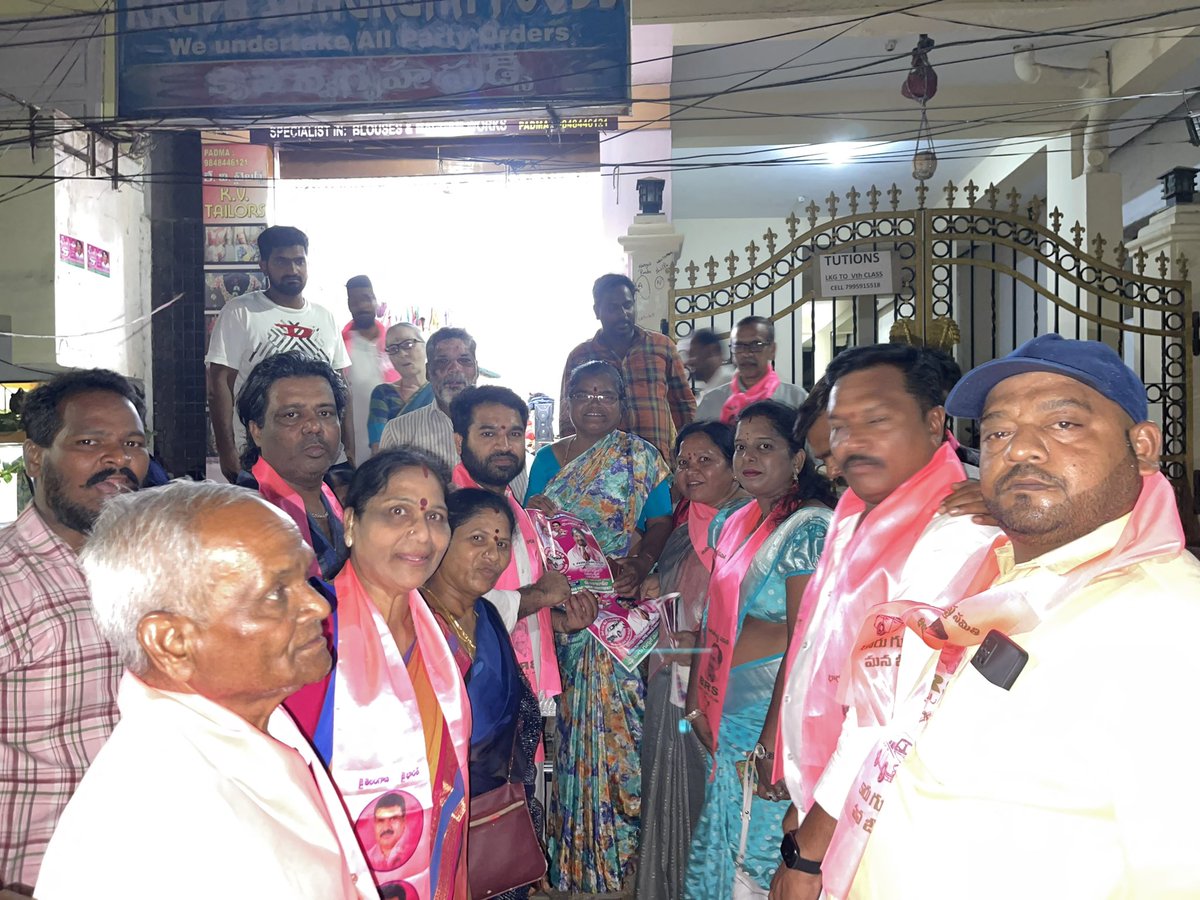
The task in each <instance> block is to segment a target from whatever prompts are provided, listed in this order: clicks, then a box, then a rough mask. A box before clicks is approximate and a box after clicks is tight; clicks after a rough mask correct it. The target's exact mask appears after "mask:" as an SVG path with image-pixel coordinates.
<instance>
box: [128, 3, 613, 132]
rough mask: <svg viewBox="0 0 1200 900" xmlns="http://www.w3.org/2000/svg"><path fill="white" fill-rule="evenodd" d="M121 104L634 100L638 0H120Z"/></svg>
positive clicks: (137, 110) (151, 111)
mask: <svg viewBox="0 0 1200 900" xmlns="http://www.w3.org/2000/svg"><path fill="white" fill-rule="evenodd" d="M118 10H119V31H118V44H119V57H118V59H119V62H118V113H119V115H121V116H122V117H124V118H149V117H154V118H195V117H204V118H211V119H213V120H222V119H225V120H231V119H237V118H239V117H247V116H264V115H266V116H272V117H286V116H292V115H295V116H299V115H310V114H314V113H322V112H324V113H339V112H342V113H345V112H354V111H359V112H362V111H368V110H372V109H376V110H385V109H386V110H389V111H396V110H397V109H398V108H402V109H404V110H414V109H424V110H454V109H486V108H489V107H490V108H498V107H514V106H516V107H529V108H537V107H545V106H547V105H554V104H565V103H569V104H571V105H573V106H576V107H578V106H587V105H591V106H599V105H626V104H628V102H629V98H630V89H629V6H628V0H396V2H383V0H378V2H375V0H370V2H360V0H199V2H193V3H162V2H160V0H119V5H118Z"/></svg>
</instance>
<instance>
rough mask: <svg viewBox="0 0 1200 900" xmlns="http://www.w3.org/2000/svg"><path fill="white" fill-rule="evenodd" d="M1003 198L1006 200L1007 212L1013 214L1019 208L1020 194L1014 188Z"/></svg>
mask: <svg viewBox="0 0 1200 900" xmlns="http://www.w3.org/2000/svg"><path fill="white" fill-rule="evenodd" d="M1004 196H1005V197H1007V198H1008V211H1009V212H1011V213H1015V212H1016V211H1017V210H1018V209H1020V208H1021V192H1020V191H1018V190H1017V189H1016V188H1013V189H1012V190H1011V191H1009V192H1008V193H1007V194H1005V195H1004Z"/></svg>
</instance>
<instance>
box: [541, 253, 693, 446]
mask: <svg viewBox="0 0 1200 900" xmlns="http://www.w3.org/2000/svg"><path fill="white" fill-rule="evenodd" d="M636 296H637V288H636V286H635V285H634V283H633V282H632V281H631V280H630V279H629V278H627V277H625V276H624V275H601V276H600V277H599V278H597V279H596V283H595V284H593V285H592V309H593V311H594V312H595V313H596V318H597V319H599V320H600V330H599V331H597V332H596V334H595V336H594V337H592V338H591V339H589V340H586V341H584V342H583V343H582V344H580V345H579V346H578V347H576V348H575V349H574V350H572V351H571V352H570V354H569V355H568V356H567V364H566V366H565V367H564V368H563V380H562V393H561V394H560V396H561V397H562V404H561V407H562V408H561V411H560V413H559V417H558V431H559V436H560V437H565V436H566V435H570V434H574V433H575V426H574V425H573V424H572V423H571V415H570V410H569V409H568V408H567V403H566V398H567V381H568V379H569V378H570V375H571V372H572V371H574V370H575V368H576V367H578V366H581V365H583V364H584V363H585V362H588V361H590V360H593V359H599V360H603V361H604V362H606V363H611V364H612V365H613V366H614V367H615V368H616V369H617V370H618V371H619V372H620V373H621V375H622V377H623V378H624V379H625V390H626V393H627V396H628V398H629V406H628V409H627V410H626V412H625V415H624V418H623V420H622V422H621V425H620V427H621V429H622V430H623V431H631V432H633V433H634V434H636V435H638V436H639V437H641V438H643V439H645V440H647V441H649V442H650V443H651V444H653V445H654V446H655V447H657V448H658V452H659V453H661V454H662V455H663V457H664V458H665V459H667V460H670V459H671V449H672V447H674V445H675V434H676V432H677V431H678V430H679V429H680V428H682V427H683V426H684V425H687V424H689V423H690V422H691V421H692V419H693V418H695V415H696V397H695V395H694V394H693V393H692V389H691V387H689V386H688V380H687V372H686V370H685V369H684V368H683V361H682V360H681V359H680V358H679V353H678V351H676V349H675V344H674V343H672V341H671V339H670V338H668V337H667V336H666V335H662V334H657V333H655V332H653V331H647V330H646V329H644V328H641V327H639V326H638V324H637V310H636V305H635V297H636Z"/></svg>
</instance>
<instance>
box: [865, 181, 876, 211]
mask: <svg viewBox="0 0 1200 900" xmlns="http://www.w3.org/2000/svg"><path fill="white" fill-rule="evenodd" d="M867 205H868V206H870V207H871V212H878V210H879V188H877V187H875V185H871V189H870V190H869V191H867Z"/></svg>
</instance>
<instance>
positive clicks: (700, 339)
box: [683, 328, 736, 403]
mask: <svg viewBox="0 0 1200 900" xmlns="http://www.w3.org/2000/svg"><path fill="white" fill-rule="evenodd" d="M687 342H688V345H687V351H686V353H685V354H684V357H683V364H684V366H686V367H687V370H688V371H689V372H691V373H692V380H693V382H694V383H695V385H696V387H695V393H696V402H697V403H699V402H700V401H701V400H703V399H704V395H705V394H707V393H708V392H709V391H711V390H712V389H713V388H715V387H720V386H721V385H723V384H729V382H731V381H732V380H733V376H734V374H735V373H736V370H735V369H734V368H733V366H732V365H731V364H730V363H729V362H728V357H727V355H726V353H725V347H724V345H723V344H722V343H721V339H720V338H719V337H717V333H716V332H715V331H713V330H712V329H711V328H701V329H699V330H698V331H693V332H692V333H691V335H690V336H689V337H688V338H687Z"/></svg>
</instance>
